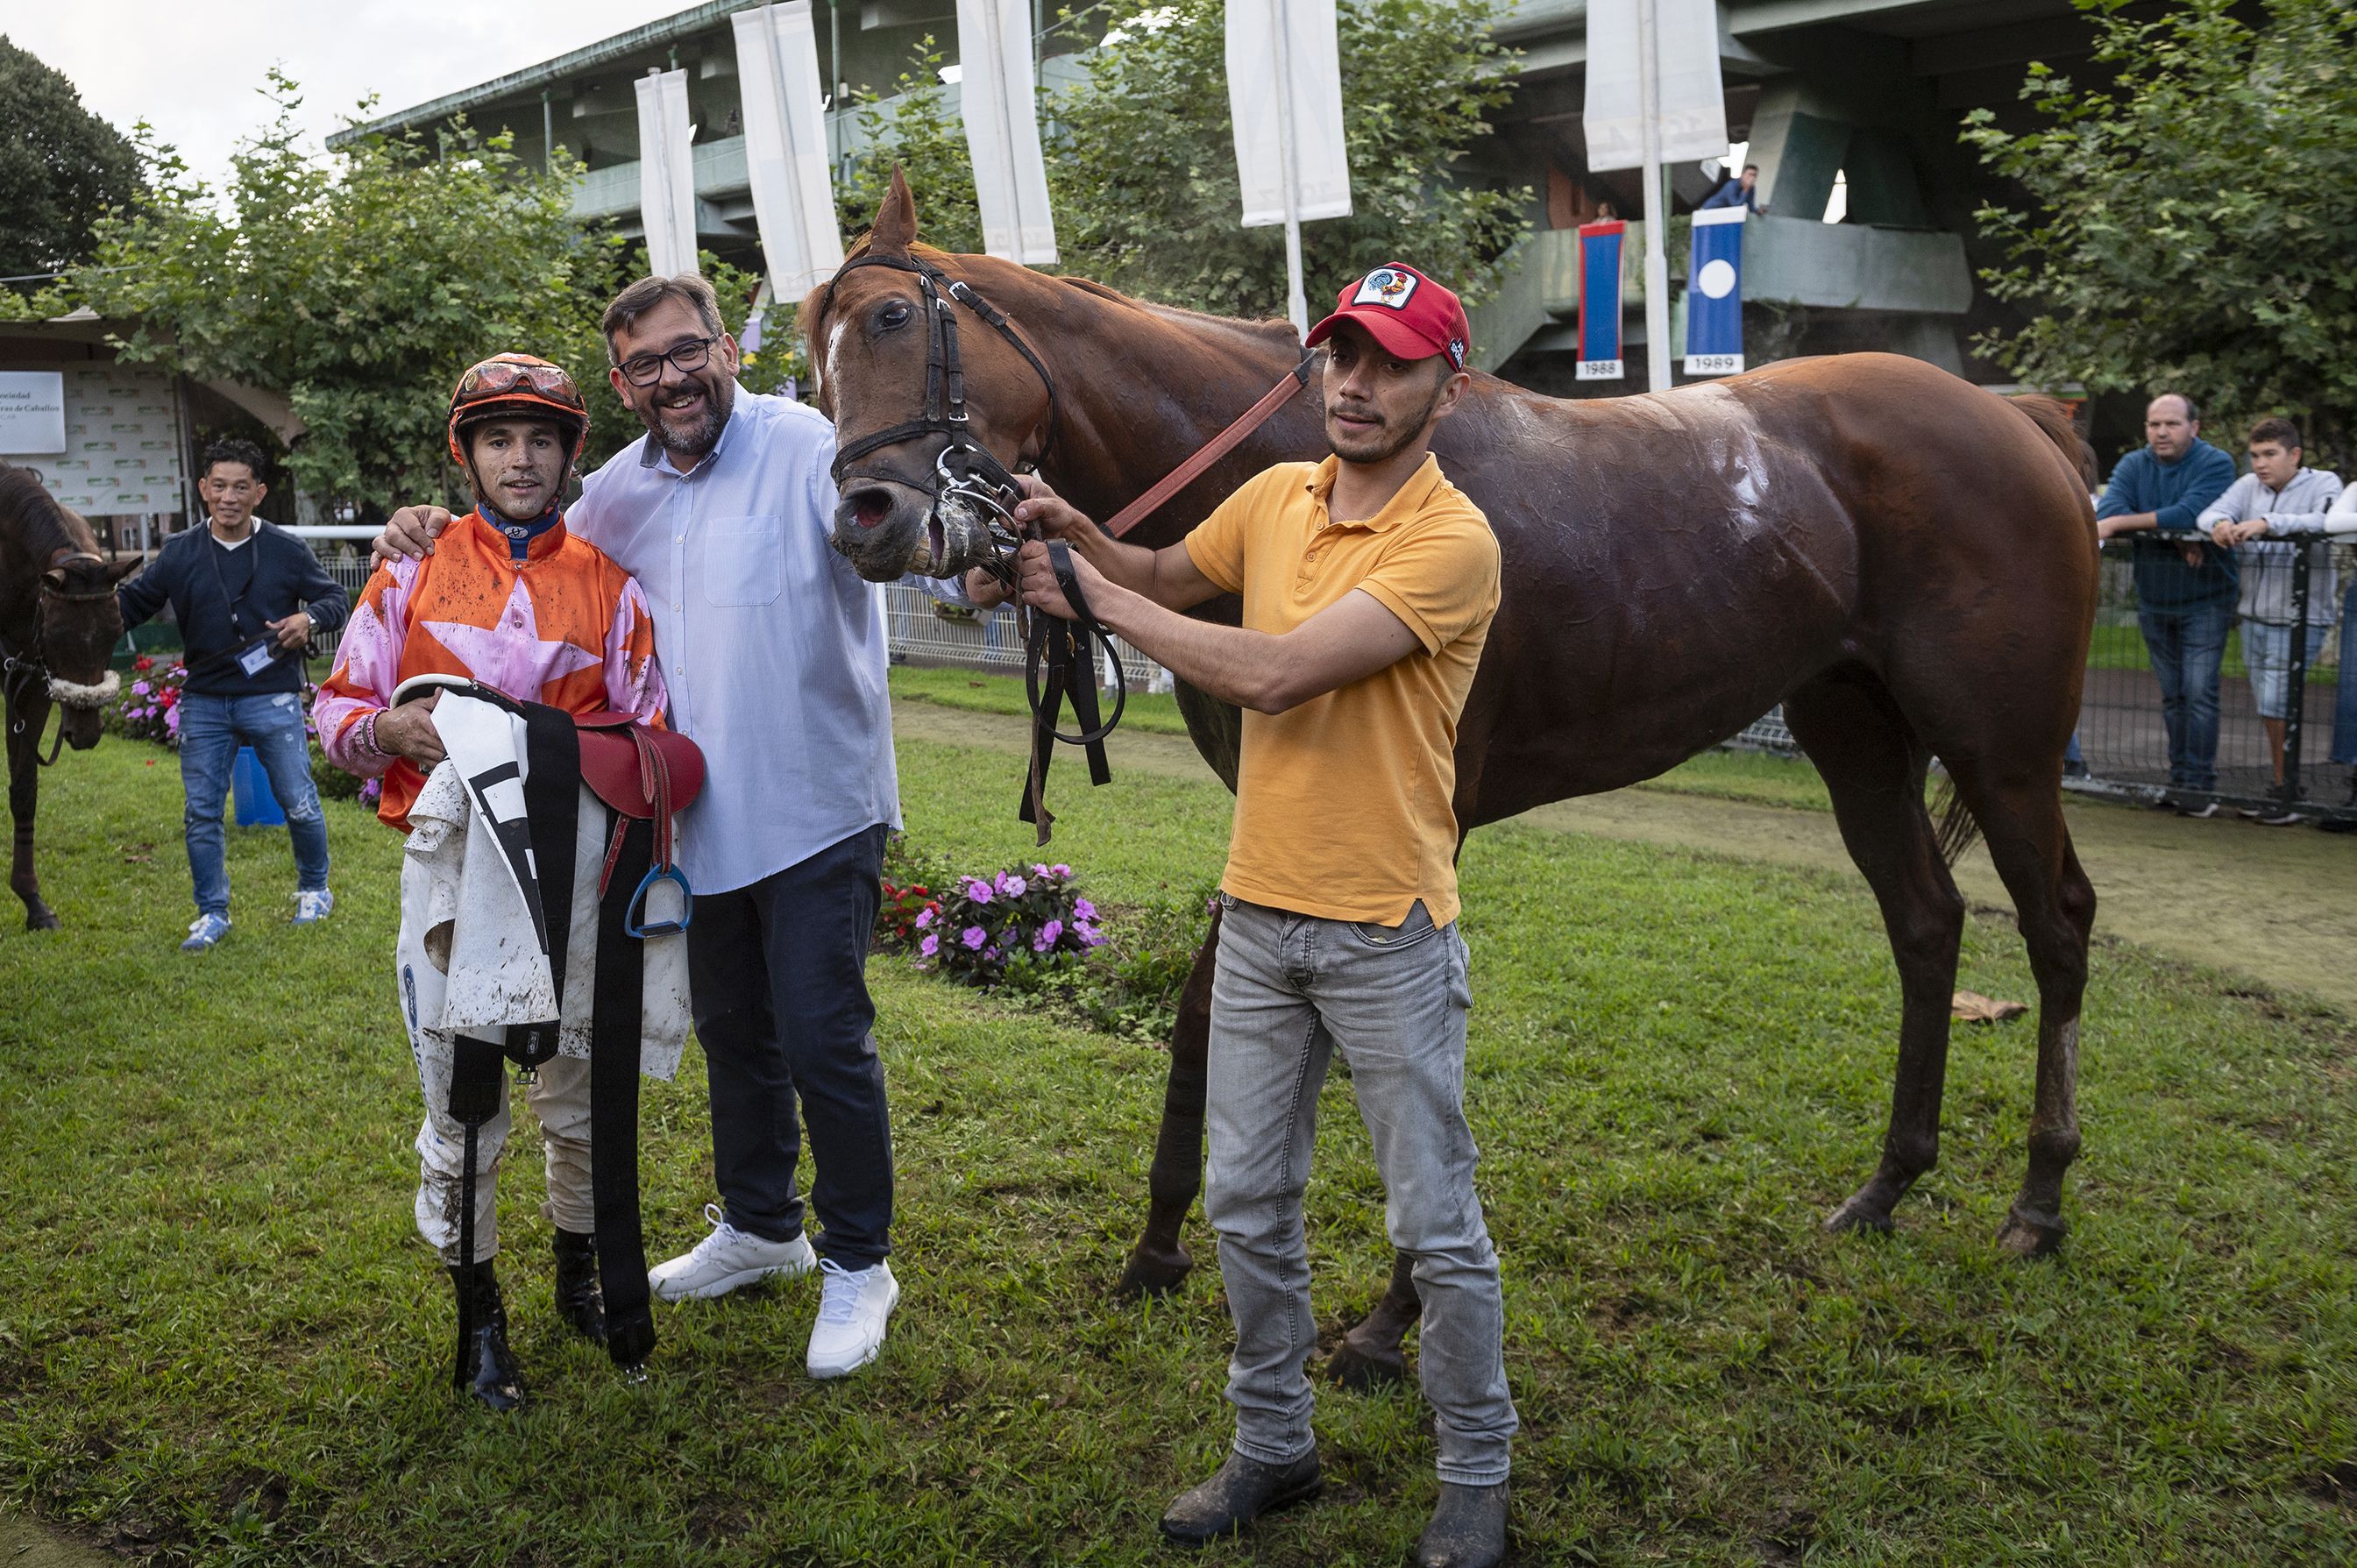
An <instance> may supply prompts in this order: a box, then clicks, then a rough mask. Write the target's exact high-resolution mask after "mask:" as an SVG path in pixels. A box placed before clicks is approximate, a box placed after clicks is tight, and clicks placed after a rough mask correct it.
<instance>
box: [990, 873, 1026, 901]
mask: <svg viewBox="0 0 2357 1568" xmlns="http://www.w3.org/2000/svg"><path fill="white" fill-rule="evenodd" d="M1029 886H1031V885H1030V884H1029V883H1028V882H1026V881H1024V880H1023V878H1021V877H1019V876H1009V875H1006V873H1005V872H1003V871H1002V872H1000V873H999V874H998V890H999V891H1000V892H1001V893H1004V894H1006V896H1007V897H1009V898H1020V897H1023V895H1024V892H1025V890H1026V889H1028V887H1029Z"/></svg>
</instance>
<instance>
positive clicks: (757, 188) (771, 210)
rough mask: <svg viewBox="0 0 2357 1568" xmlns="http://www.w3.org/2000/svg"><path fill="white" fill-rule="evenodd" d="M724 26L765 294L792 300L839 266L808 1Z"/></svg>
mask: <svg viewBox="0 0 2357 1568" xmlns="http://www.w3.org/2000/svg"><path fill="white" fill-rule="evenodd" d="M728 20H729V23H730V25H731V26H732V27H735V28H736V29H737V81H738V83H739V84H740V85H741V87H742V89H743V92H744V105H745V172H746V175H747V177H748V179H749V180H750V182H751V184H752V187H753V217H754V220H755V221H756V222H757V223H759V226H760V230H761V257H762V260H763V262H764V263H766V265H767V268H768V272H769V282H770V286H771V287H772V288H773V289H774V290H775V291H776V292H777V293H779V294H782V295H787V296H788V297H790V298H796V297H799V296H801V295H804V294H807V293H809V292H810V291H811V290H812V289H813V288H816V287H817V286H818V285H820V284H821V283H823V282H824V281H825V280H826V279H827V278H828V277H829V276H830V275H832V274H833V273H834V270H835V269H836V268H837V267H839V266H841V265H842V264H843V233H842V231H841V230H839V229H837V228H836V227H835V221H834V171H833V169H832V168H831V167H830V166H829V164H828V160H827V156H826V104H825V101H824V98H823V94H822V92H821V91H820V88H819V81H818V34H817V32H816V31H815V30H814V29H813V27H812V25H811V0H785V4H783V5H762V6H758V7H756V8H754V9H753V10H750V11H739V12H737V14H736V15H735V16H731V17H730V18H729V19H728Z"/></svg>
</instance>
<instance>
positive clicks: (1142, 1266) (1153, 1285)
mask: <svg viewBox="0 0 2357 1568" xmlns="http://www.w3.org/2000/svg"><path fill="white" fill-rule="evenodd" d="M1194 1269H1195V1260H1194V1259H1193V1258H1192V1257H1190V1256H1189V1254H1188V1251H1187V1249H1186V1248H1184V1247H1179V1248H1174V1249H1173V1250H1171V1251H1168V1252H1149V1251H1146V1249H1145V1248H1144V1247H1143V1246H1141V1247H1139V1248H1138V1249H1137V1250H1136V1251H1134V1252H1132V1253H1130V1255H1129V1264H1128V1266H1127V1267H1126V1268H1125V1269H1123V1270H1122V1271H1121V1283H1119V1284H1117V1285H1115V1286H1114V1294H1115V1295H1117V1296H1119V1297H1121V1298H1122V1299H1123V1300H1125V1301H1135V1300H1136V1299H1137V1298H1138V1297H1140V1296H1166V1295H1168V1294H1171V1293H1172V1292H1174V1291H1176V1290H1177V1289H1178V1288H1179V1286H1180V1285H1182V1284H1185V1283H1187V1276H1188V1275H1189V1273H1193V1272H1194Z"/></svg>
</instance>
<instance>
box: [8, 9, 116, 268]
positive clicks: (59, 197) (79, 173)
mask: <svg viewBox="0 0 2357 1568" xmlns="http://www.w3.org/2000/svg"><path fill="white" fill-rule="evenodd" d="M138 195H139V156H138V154H137V153H136V152H135V150H134V149H133V147H132V145H131V143H130V142H129V141H128V140H126V139H125V138H124V134H123V133H121V132H120V131H117V130H116V129H115V128H114V127H113V126H112V125H110V124H107V123H106V122H105V121H103V120H102V119H100V118H99V117H98V116H97V115H95V114H92V113H91V112H90V111H89V110H87V109H84V108H83V107H82V106H81V93H79V92H77V91H74V84H73V83H72V82H70V81H67V80H66V78H65V76H64V75H63V74H62V73H61V72H59V71H56V70H51V69H50V68H49V67H48V66H46V65H43V64H42V63H41V62H40V61H39V60H38V59H35V58H34V57H33V56H32V55H30V54H27V52H26V51H25V50H23V49H21V48H17V47H16V45H15V44H13V43H10V42H9V41H8V38H7V35H5V33H0V214H5V218H0V277H21V276H24V275H25V274H31V273H48V272H55V271H57V270H58V269H59V268H61V267H65V266H68V265H70V264H71V263H75V262H79V261H81V260H83V259H85V258H86V257H88V256H89V255H90V253H91V250H92V248H93V240H92V236H91V225H92V224H93V223H95V222H96V221H97V220H98V219H99V217H100V216H101V215H102V213H104V212H105V211H106V210H107V209H110V208H118V207H125V206H128V205H130V203H131V202H132V201H134V200H135V199H137V197H138Z"/></svg>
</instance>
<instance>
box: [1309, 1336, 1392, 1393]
mask: <svg viewBox="0 0 2357 1568" xmlns="http://www.w3.org/2000/svg"><path fill="white" fill-rule="evenodd" d="M1326 1377H1327V1379H1328V1380H1329V1381H1330V1382H1332V1383H1333V1384H1334V1386H1335V1387H1336V1388H1342V1389H1349V1390H1350V1391H1351V1392H1353V1393H1366V1392H1368V1391H1371V1390H1374V1389H1381V1388H1388V1387H1390V1386H1391V1385H1392V1384H1394V1383H1396V1382H1400V1381H1402V1380H1405V1378H1406V1377H1407V1358H1406V1357H1405V1356H1403V1355H1401V1354H1400V1352H1399V1349H1398V1348H1397V1347H1396V1346H1394V1348H1391V1349H1389V1350H1361V1349H1360V1348H1358V1347H1357V1346H1356V1345H1353V1344H1351V1341H1350V1340H1349V1339H1347V1338H1346V1339H1344V1340H1343V1341H1342V1343H1341V1344H1340V1345H1338V1346H1336V1347H1335V1348H1334V1354H1333V1355H1331V1356H1329V1357H1328V1358H1327V1359H1326Z"/></svg>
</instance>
